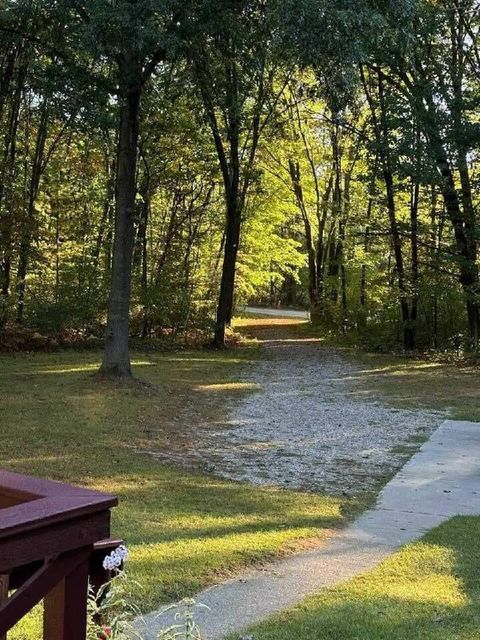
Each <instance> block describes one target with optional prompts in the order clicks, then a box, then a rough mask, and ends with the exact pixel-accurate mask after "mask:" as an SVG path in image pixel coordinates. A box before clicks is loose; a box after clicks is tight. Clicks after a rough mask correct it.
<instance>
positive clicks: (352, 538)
mask: <svg viewBox="0 0 480 640" xmlns="http://www.w3.org/2000/svg"><path fill="white" fill-rule="evenodd" d="M454 515H480V423H473V422H460V421H451V420H448V421H446V422H444V423H443V424H442V425H441V426H440V427H439V428H438V429H437V430H436V431H435V432H434V433H433V435H432V437H431V438H430V439H429V440H428V441H427V442H425V443H424V444H423V446H422V447H421V449H420V451H419V452H418V453H417V454H416V455H414V456H413V457H412V458H411V460H410V461H409V462H408V463H407V464H406V465H405V466H404V467H403V469H402V470H401V471H400V472H399V473H398V474H397V475H396V476H395V477H394V478H393V479H392V480H391V481H390V482H389V483H388V484H387V485H386V486H385V488H384V489H383V491H382V492H381V493H380V495H379V498H378V501H377V505H376V506H375V507H374V508H372V509H370V510H368V511H366V512H365V513H364V514H363V515H362V516H360V517H359V518H358V519H357V520H356V521H355V522H354V523H353V524H352V525H351V526H349V527H348V528H346V529H344V530H343V531H341V532H340V533H339V534H338V535H335V536H334V537H332V538H331V539H330V540H329V541H327V543H326V545H325V546H324V547H322V548H321V549H319V550H314V551H308V552H304V553H300V554H297V555H294V556H292V557H290V558H288V559H286V560H281V561H279V562H276V563H272V564H270V565H268V566H266V567H264V568H262V569H261V570H252V571H249V572H246V573H245V574H243V575H242V576H241V577H239V578H236V579H234V580H229V581H227V582H224V583H222V584H219V585H216V586H214V587H211V588H209V589H205V590H204V591H202V592H201V593H199V594H198V595H197V597H196V601H197V602H198V603H202V604H205V605H207V606H208V607H209V610H207V609H199V610H198V613H197V615H196V620H197V623H198V624H199V626H200V628H201V631H202V634H203V635H202V637H203V638H204V640H218V639H220V638H223V637H224V636H225V635H226V634H228V633H231V632H233V631H240V630H242V629H244V628H245V627H247V626H248V625H250V624H252V623H255V622H258V621H260V620H263V619H265V618H267V617H268V616H269V615H271V614H272V613H275V612H277V611H279V610H281V609H285V608H288V607H290V606H292V605H294V604H296V603H298V602H300V601H301V600H302V599H303V598H305V597H306V596H308V595H311V594H313V593H316V592H318V591H319V590H321V589H323V588H325V587H329V586H332V585H335V584H337V583H339V582H341V581H343V580H347V579H348V578H351V577H352V576H354V575H357V574H359V573H362V572H364V571H366V570H368V569H371V568H373V567H375V566H376V565H377V564H378V563H379V562H381V561H382V560H383V559H384V558H385V557H387V556H388V555H390V554H391V553H392V552H393V551H395V550H396V549H397V548H398V547H400V546H401V545H403V544H405V543H407V542H410V541H412V540H415V539H417V538H419V537H421V536H422V535H423V534H424V533H425V532H426V531H428V530H429V529H431V528H432V527H434V526H436V525H438V524H440V523H441V522H443V521H445V520H448V519H449V518H450V517H452V516H454ZM173 616H174V612H171V611H170V612H168V613H167V614H164V615H161V616H158V612H154V613H151V614H149V615H147V616H145V617H144V619H143V621H140V620H138V621H137V628H138V629H139V631H141V632H142V634H143V635H144V636H145V638H146V640H154V639H155V638H156V635H157V633H158V632H159V631H160V630H161V629H165V628H166V627H168V626H170V625H171V624H172V623H173V622H174V618H173ZM145 625H146V626H145Z"/></svg>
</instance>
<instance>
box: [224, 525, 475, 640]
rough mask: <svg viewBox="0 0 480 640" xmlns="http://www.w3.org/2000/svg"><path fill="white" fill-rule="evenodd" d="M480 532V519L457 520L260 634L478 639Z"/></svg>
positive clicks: (337, 639) (258, 639) (362, 639)
mask: <svg viewBox="0 0 480 640" xmlns="http://www.w3.org/2000/svg"><path fill="white" fill-rule="evenodd" d="M479 535H480V518H478V517H477V518H475V517H462V518H460V517H458V518H454V519H452V520H451V521H449V522H448V523H446V524H444V525H442V526H440V527H438V528H436V529H434V530H433V531H431V532H430V533H429V534H428V535H427V536H426V537H425V539H424V540H423V541H421V542H418V543H415V544H412V545H409V546H408V547H406V548H405V549H403V550H401V551H400V552H399V553H397V554H395V555H394V556H393V557H391V558H389V559H387V560H386V561H385V562H384V563H383V564H382V565H381V566H380V567H379V568H378V569H375V570H373V571H372V572H369V573H367V574H365V575H364V576H361V577H359V578H356V579H353V580H351V581H349V582H347V583H346V584H345V585H343V586H339V587H337V588H335V589H330V590H327V591H325V592H323V593H322V594H321V595H319V596H316V597H314V598H310V599H308V600H306V601H305V602H304V603H303V604H302V605H301V606H299V607H296V608H295V609H293V610H290V611H287V612H283V613H282V614H280V615H278V616H276V617H274V618H272V619H271V620H269V621H266V622H265V623H263V624H260V625H258V626H257V627H254V628H253V631H252V633H253V637H254V638H255V640H287V639H288V640H291V639H292V638H295V640H317V639H318V640H414V639H419V640H420V639H421V640H473V639H474V638H475V639H476V638H478V637H480V636H479V622H480V609H479V602H480V588H479V584H480V581H479V575H480V548H479V546H478V544H477V540H478V537H479ZM234 637H237V636H234Z"/></svg>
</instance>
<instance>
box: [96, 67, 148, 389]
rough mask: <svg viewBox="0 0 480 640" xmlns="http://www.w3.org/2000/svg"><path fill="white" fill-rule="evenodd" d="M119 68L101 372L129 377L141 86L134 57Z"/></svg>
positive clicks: (138, 70)
mask: <svg viewBox="0 0 480 640" xmlns="http://www.w3.org/2000/svg"><path fill="white" fill-rule="evenodd" d="M119 68H120V77H121V89H120V99H121V105H120V121H119V140H118V154H117V165H116V169H117V175H116V192H115V195H116V198H115V237H114V243H113V261H112V280H111V291H110V299H109V303H108V318H107V328H106V334H105V352H104V356H103V362H102V366H101V367H100V373H101V374H103V375H108V376H116V377H129V376H131V373H132V371H131V364H130V355H129V350H128V338H129V310H130V296H131V276H132V256H133V241H134V218H135V195H136V169H137V147H138V133H139V121H140V98H141V93H142V85H141V82H140V69H139V65H138V62H137V61H136V60H135V58H134V56H127V55H125V56H124V57H123V59H122V61H121V63H120V65H119Z"/></svg>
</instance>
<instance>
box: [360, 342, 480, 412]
mask: <svg viewBox="0 0 480 640" xmlns="http://www.w3.org/2000/svg"><path fill="white" fill-rule="evenodd" d="M352 357H353V358H354V359H355V360H356V361H357V362H358V363H359V364H360V365H363V366H362V368H361V369H359V370H358V372H357V373H356V374H355V376H354V379H353V383H354V385H355V388H356V391H357V392H358V391H360V392H362V393H363V395H364V396H366V397H368V396H371V397H372V398H375V399H378V397H379V396H380V397H383V398H385V399H386V400H387V401H389V402H390V403H392V404H394V405H397V406H399V407H407V408H409V407H425V408H429V409H439V410H441V411H445V413H446V416H447V417H451V418H453V419H456V420H480V369H479V368H478V367H467V366H462V365H459V364H456V363H442V362H429V361H422V360H417V359H413V358H402V357H394V356H384V355H379V354H365V353H358V352H356V353H355V354H353V355H352Z"/></svg>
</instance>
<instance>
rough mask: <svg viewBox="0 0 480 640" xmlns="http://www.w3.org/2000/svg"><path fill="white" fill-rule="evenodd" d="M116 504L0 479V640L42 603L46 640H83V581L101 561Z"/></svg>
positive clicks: (41, 483) (6, 476)
mask: <svg viewBox="0 0 480 640" xmlns="http://www.w3.org/2000/svg"><path fill="white" fill-rule="evenodd" d="M116 504H117V499H116V498H115V497H114V496H111V495H108V494H104V493H98V492H96V491H90V490H87V489H81V488H78V487H73V486H70V485H65V484H61V483H58V482H49V481H47V480H40V479H39V478H33V477H29V476H23V475H19V474H15V473H10V472H6V471H0V640H3V639H4V638H6V636H7V632H8V631H9V630H10V629H11V628H12V627H13V626H14V625H15V624H16V623H17V622H18V621H19V620H20V619H21V618H22V617H23V616H25V615H26V614H27V613H28V612H29V611H30V610H31V609H32V608H33V607H34V606H35V605H36V604H37V603H38V602H40V601H41V600H42V599H44V625H43V637H44V640H67V639H68V640H85V636H86V616H87V589H88V579H89V575H90V576H91V581H92V583H93V584H94V585H96V586H99V585H100V584H101V582H102V581H104V580H105V579H106V578H107V576H106V575H105V572H104V571H103V568H102V560H103V557H104V556H105V555H106V554H107V553H108V551H109V550H110V549H111V548H112V547H114V546H116V545H117V544H118V542H119V541H113V540H109V535H110V509H111V508H112V507H114V506H115V505H116Z"/></svg>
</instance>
